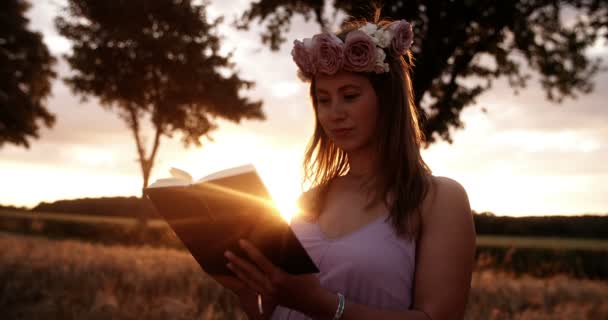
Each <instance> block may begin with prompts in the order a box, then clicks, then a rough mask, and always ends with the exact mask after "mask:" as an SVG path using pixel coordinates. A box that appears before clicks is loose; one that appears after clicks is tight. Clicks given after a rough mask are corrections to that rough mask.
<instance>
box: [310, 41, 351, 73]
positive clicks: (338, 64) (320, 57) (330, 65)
mask: <svg viewBox="0 0 608 320" xmlns="http://www.w3.org/2000/svg"><path fill="white" fill-rule="evenodd" d="M312 39H313V49H312V52H313V60H314V61H315V62H316V67H317V71H318V72H322V73H325V74H329V75H332V74H334V73H336V72H337V71H338V70H340V68H342V64H343V63H344V49H343V44H342V40H341V39H340V38H338V37H337V36H336V35H334V34H332V33H327V32H323V33H320V34H317V35H315V36H314V37H313V38H312Z"/></svg>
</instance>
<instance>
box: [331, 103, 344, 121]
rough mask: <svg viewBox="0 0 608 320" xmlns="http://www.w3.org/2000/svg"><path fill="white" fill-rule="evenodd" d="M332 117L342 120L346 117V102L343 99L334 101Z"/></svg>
mask: <svg viewBox="0 0 608 320" xmlns="http://www.w3.org/2000/svg"><path fill="white" fill-rule="evenodd" d="M330 117H331V118H332V119H333V120H340V119H343V118H345V117H346V110H345V109H344V104H343V103H342V102H341V101H336V102H334V103H332V106H331V110H330Z"/></svg>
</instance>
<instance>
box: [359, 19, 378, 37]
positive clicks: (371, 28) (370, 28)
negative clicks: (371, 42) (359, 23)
mask: <svg viewBox="0 0 608 320" xmlns="http://www.w3.org/2000/svg"><path fill="white" fill-rule="evenodd" d="M377 29H378V26H377V25H375V24H373V23H369V22H368V23H366V24H365V25H364V26H363V27H360V28H359V30H361V31H363V32H365V33H366V34H367V35H369V36H370V37H371V36H373V34H374V32H376V30H377Z"/></svg>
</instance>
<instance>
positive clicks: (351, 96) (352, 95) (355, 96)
mask: <svg viewBox="0 0 608 320" xmlns="http://www.w3.org/2000/svg"><path fill="white" fill-rule="evenodd" d="M358 96H359V95H358V94H349V95H346V96H344V98H345V99H346V100H353V99H355V98H357V97H358Z"/></svg>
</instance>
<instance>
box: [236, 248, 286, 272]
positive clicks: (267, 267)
mask: <svg viewBox="0 0 608 320" xmlns="http://www.w3.org/2000/svg"><path fill="white" fill-rule="evenodd" d="M239 245H240V246H241V247H242V248H243V250H245V252H246V253H247V255H248V256H249V257H250V258H251V260H253V261H254V262H255V263H256V264H257V266H258V267H259V268H260V269H261V270H262V271H264V272H265V273H266V274H273V273H275V272H277V270H278V268H277V267H276V266H275V265H274V264H273V263H272V262H271V261H270V260H268V258H266V256H265V255H264V254H263V253H262V252H261V251H260V250H259V249H258V248H257V247H256V246H255V245H253V244H252V243H251V242H249V241H247V240H245V239H240V240H239Z"/></svg>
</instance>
